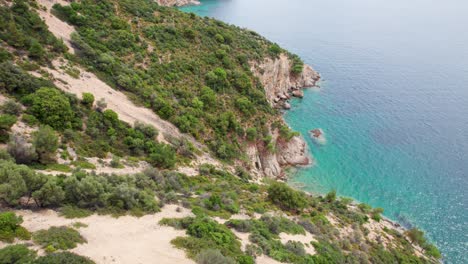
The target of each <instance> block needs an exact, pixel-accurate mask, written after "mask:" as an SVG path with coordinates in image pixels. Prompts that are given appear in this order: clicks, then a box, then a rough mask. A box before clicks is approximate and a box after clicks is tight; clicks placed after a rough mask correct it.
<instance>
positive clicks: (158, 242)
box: [17, 205, 194, 264]
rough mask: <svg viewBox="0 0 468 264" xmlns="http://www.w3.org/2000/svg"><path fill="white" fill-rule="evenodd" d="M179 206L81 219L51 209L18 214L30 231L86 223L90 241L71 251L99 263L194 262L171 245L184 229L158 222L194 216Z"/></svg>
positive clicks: (84, 235) (168, 263) (183, 232)
mask: <svg viewBox="0 0 468 264" xmlns="http://www.w3.org/2000/svg"><path fill="white" fill-rule="evenodd" d="M176 208H177V206H175V205H166V206H165V207H164V208H163V210H162V212H160V213H157V214H153V215H146V216H143V217H140V218H136V217H132V216H124V217H119V218H113V217H111V216H100V215H92V216H89V217H86V218H82V219H65V218H63V217H60V216H58V214H57V213H56V212H55V211H52V210H43V211H39V212H32V211H29V210H19V211H17V214H19V215H22V216H23V219H24V223H23V226H24V227H26V228H27V229H28V230H30V231H37V230H40V229H45V228H49V227H51V226H61V225H71V224H72V223H75V222H81V223H84V224H87V225H88V226H87V227H82V228H80V229H79V231H80V233H81V235H82V236H83V237H85V238H86V239H87V241H88V243H86V244H81V245H79V246H78V247H77V248H75V249H73V250H72V251H73V252H75V253H77V254H80V255H84V256H88V257H90V258H91V259H93V260H94V261H96V263H98V264H107V263H135V264H137V263H141V264H150V263H160V264H173V263H181V264H185V263H194V262H193V261H192V260H190V259H188V258H186V257H185V252H184V251H183V250H180V249H176V248H174V247H173V246H172V245H171V244H170V241H171V240H172V239H174V238H175V237H177V236H184V235H185V231H180V230H175V229H173V228H172V227H166V226H160V225H159V224H158V222H159V220H161V219H162V218H164V217H185V216H189V215H191V213H190V212H189V211H188V210H186V209H183V210H182V211H181V212H176Z"/></svg>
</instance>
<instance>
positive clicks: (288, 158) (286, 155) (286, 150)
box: [277, 136, 311, 166]
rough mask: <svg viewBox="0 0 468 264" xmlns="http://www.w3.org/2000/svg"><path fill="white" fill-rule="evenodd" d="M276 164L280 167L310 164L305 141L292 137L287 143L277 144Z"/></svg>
mask: <svg viewBox="0 0 468 264" xmlns="http://www.w3.org/2000/svg"><path fill="white" fill-rule="evenodd" d="M277 148H278V157H277V159H278V163H279V164H280V165H281V166H296V165H308V164H310V162H311V161H310V158H309V157H308V155H307V147H306V143H305V141H304V140H303V139H302V138H301V137H298V136H296V137H293V138H291V139H290V140H289V141H287V142H278V144H277Z"/></svg>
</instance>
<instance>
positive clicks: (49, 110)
mask: <svg viewBox="0 0 468 264" xmlns="http://www.w3.org/2000/svg"><path fill="white" fill-rule="evenodd" d="M24 103H25V104H26V105H28V106H29V107H28V112H30V113H31V114H33V115H34V116H35V117H36V118H37V119H38V120H39V121H41V123H43V124H46V125H49V126H51V127H53V128H54V129H57V130H64V129H66V128H71V127H72V122H73V119H74V115H75V114H74V112H73V110H72V108H71V105H70V101H69V99H68V98H67V97H66V96H65V95H64V94H63V93H62V92H60V91H59V90H57V89H55V88H40V89H39V90H37V91H36V92H35V93H33V94H31V95H29V96H27V97H26V98H25V99H24Z"/></svg>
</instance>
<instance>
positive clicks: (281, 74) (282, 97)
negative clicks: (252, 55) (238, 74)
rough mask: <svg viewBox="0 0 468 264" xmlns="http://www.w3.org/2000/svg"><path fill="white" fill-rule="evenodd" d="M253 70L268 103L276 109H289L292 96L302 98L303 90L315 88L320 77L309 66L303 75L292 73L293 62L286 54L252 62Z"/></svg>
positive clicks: (305, 66)
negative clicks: (263, 89)
mask: <svg viewBox="0 0 468 264" xmlns="http://www.w3.org/2000/svg"><path fill="white" fill-rule="evenodd" d="M250 65H251V70H252V72H253V73H254V74H255V76H257V77H258V78H259V79H260V81H261V82H262V84H263V87H264V88H265V93H266V97H267V100H268V102H269V103H270V104H271V105H272V106H274V107H283V108H289V103H288V102H287V101H288V99H290V98H291V96H297V97H302V91H301V89H302V88H306V87H313V86H315V85H316V83H317V81H318V80H319V79H320V75H319V74H318V73H317V72H316V71H314V70H313V69H312V67H310V66H309V65H304V68H303V70H302V73H301V74H297V75H294V74H292V73H291V66H292V61H291V59H290V58H289V57H288V56H287V55H286V54H281V55H280V56H279V57H278V58H276V59H274V60H273V59H270V58H267V59H265V60H264V61H263V62H260V63H258V62H251V63H250Z"/></svg>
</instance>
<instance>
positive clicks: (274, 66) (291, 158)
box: [246, 54, 320, 178]
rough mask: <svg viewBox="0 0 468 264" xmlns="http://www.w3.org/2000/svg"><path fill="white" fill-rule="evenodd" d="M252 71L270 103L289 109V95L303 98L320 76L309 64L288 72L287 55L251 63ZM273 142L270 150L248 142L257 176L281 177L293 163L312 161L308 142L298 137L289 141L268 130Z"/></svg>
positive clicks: (253, 170) (300, 164) (248, 153)
mask: <svg viewBox="0 0 468 264" xmlns="http://www.w3.org/2000/svg"><path fill="white" fill-rule="evenodd" d="M250 65H251V71H252V72H253V73H254V75H255V76H257V77H258V78H259V79H260V81H261V82H262V84H263V87H264V89H265V95H266V98H267V100H268V102H269V103H270V105H271V106H273V107H275V108H283V109H289V108H291V106H290V104H289V99H291V97H293V96H295V97H303V91H302V89H303V88H308V87H314V86H316V84H317V82H318V81H319V79H320V75H319V74H318V73H317V72H316V71H314V70H313V69H312V67H310V66H309V65H304V68H303V71H302V73H300V74H297V75H294V74H292V73H291V66H292V61H291V59H290V58H289V57H288V56H287V55H286V54H281V55H280V56H279V57H278V58H276V59H270V58H268V59H265V60H264V61H263V62H260V63H258V62H251V63H250ZM270 133H271V135H272V141H273V142H276V151H269V150H268V149H266V148H265V146H263V145H262V144H251V145H250V146H248V148H247V151H246V152H247V155H248V156H249V158H250V160H251V161H252V165H251V167H252V172H253V173H254V174H257V175H259V176H266V177H270V178H283V177H284V176H285V173H284V170H285V168H287V167H292V166H304V165H309V164H311V163H312V157H311V156H310V154H309V152H308V150H307V145H306V143H305V141H304V139H303V138H302V137H301V136H294V137H292V138H291V139H290V140H285V139H282V138H281V137H279V130H278V129H274V130H272V131H270Z"/></svg>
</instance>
